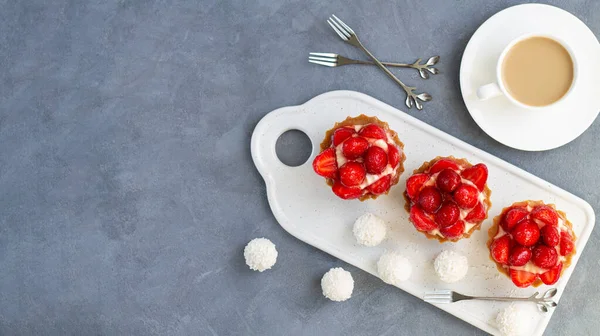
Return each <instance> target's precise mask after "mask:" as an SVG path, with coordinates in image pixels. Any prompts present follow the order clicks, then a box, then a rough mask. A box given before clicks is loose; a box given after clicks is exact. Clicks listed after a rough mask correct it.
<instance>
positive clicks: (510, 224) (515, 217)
mask: <svg viewBox="0 0 600 336" xmlns="http://www.w3.org/2000/svg"><path fill="white" fill-rule="evenodd" d="M528 214H529V212H528V211H527V209H525V208H520V207H519V208H512V209H510V210H508V211H507V212H506V214H504V218H503V220H502V227H503V228H504V230H506V231H511V230H512V229H513V228H514V227H515V226H516V225H517V223H519V222H520V221H521V220H523V218H525V217H527V215H528Z"/></svg>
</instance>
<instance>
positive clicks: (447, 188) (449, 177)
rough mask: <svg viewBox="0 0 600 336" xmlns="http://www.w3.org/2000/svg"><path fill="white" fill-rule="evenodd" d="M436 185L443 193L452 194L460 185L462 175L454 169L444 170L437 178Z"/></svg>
mask: <svg viewBox="0 0 600 336" xmlns="http://www.w3.org/2000/svg"><path fill="white" fill-rule="evenodd" d="M436 185H437V187H438V188H439V189H440V190H441V191H443V192H447V193H451V192H453V191H454V190H455V189H456V188H458V186H459V185H460V175H458V174H457V173H456V172H455V171H454V170H452V169H444V170H442V171H441V172H440V173H439V175H438V176H437V182H436Z"/></svg>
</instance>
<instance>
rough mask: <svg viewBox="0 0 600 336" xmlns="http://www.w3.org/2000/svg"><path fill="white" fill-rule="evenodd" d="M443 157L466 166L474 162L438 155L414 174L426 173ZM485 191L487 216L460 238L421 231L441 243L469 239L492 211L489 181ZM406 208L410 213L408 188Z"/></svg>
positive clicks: (470, 165) (468, 166) (405, 199)
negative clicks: (450, 237)
mask: <svg viewBox="0 0 600 336" xmlns="http://www.w3.org/2000/svg"><path fill="white" fill-rule="evenodd" d="M442 159H449V160H452V161H454V162H456V163H457V164H458V165H459V166H462V167H466V168H470V167H472V166H473V164H471V163H470V162H469V161H467V159H464V158H463V159H460V158H456V157H454V156H438V157H436V158H434V159H433V160H430V161H427V162H424V163H423V164H422V165H421V167H419V168H417V169H415V170H414V171H413V175H415V174H421V173H424V172H426V171H428V170H429V168H430V167H431V166H433V165H434V164H435V163H436V162H438V161H439V160H442ZM483 193H484V194H485V199H484V200H483V202H484V203H485V205H486V210H485V218H484V219H482V220H481V221H479V222H478V223H477V224H475V226H473V227H472V228H471V229H470V230H469V231H468V232H466V233H463V235H462V236H461V237H460V238H457V239H448V238H445V237H440V236H438V235H432V234H430V233H427V232H423V231H419V232H421V233H423V234H424V235H425V236H426V237H427V239H437V240H438V241H439V242H440V243H445V242H448V241H449V242H453V243H455V242H457V241H459V240H461V239H468V238H470V237H471V235H472V234H473V232H475V231H476V230H480V229H481V223H483V222H484V221H485V220H486V219H487V218H488V213H489V211H490V208H491V207H492V201H491V200H490V196H491V195H492V191H491V190H490V188H488V186H487V183H486V184H485V187H484V189H483ZM404 201H405V203H404V209H405V210H406V211H407V212H408V213H410V203H411V201H410V197H408V194H407V193H406V190H405V191H404Z"/></svg>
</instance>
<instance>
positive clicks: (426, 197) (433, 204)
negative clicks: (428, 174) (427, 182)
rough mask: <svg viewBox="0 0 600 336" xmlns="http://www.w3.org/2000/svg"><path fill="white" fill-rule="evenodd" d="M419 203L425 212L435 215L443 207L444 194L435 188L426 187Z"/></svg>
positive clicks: (420, 195)
mask: <svg viewBox="0 0 600 336" xmlns="http://www.w3.org/2000/svg"><path fill="white" fill-rule="evenodd" d="M418 202H419V205H420V206H421V208H423V210H425V211H427V212H429V213H434V212H435V211H436V210H437V209H439V208H440V206H441V205H442V194H440V192H439V191H438V190H437V189H436V188H434V187H425V188H423V190H421V192H420V193H419V200H418Z"/></svg>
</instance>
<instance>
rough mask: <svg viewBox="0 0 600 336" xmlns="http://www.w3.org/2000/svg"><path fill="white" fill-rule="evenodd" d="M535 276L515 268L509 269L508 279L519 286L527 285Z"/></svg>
mask: <svg viewBox="0 0 600 336" xmlns="http://www.w3.org/2000/svg"><path fill="white" fill-rule="evenodd" d="M536 277H537V275H535V274H534V273H529V272H527V271H518V270H516V269H511V270H510V279H511V280H512V282H513V283H514V284H515V285H517V287H520V288H525V287H529V286H530V285H531V284H532V283H533V282H534V281H535V278H536Z"/></svg>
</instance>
